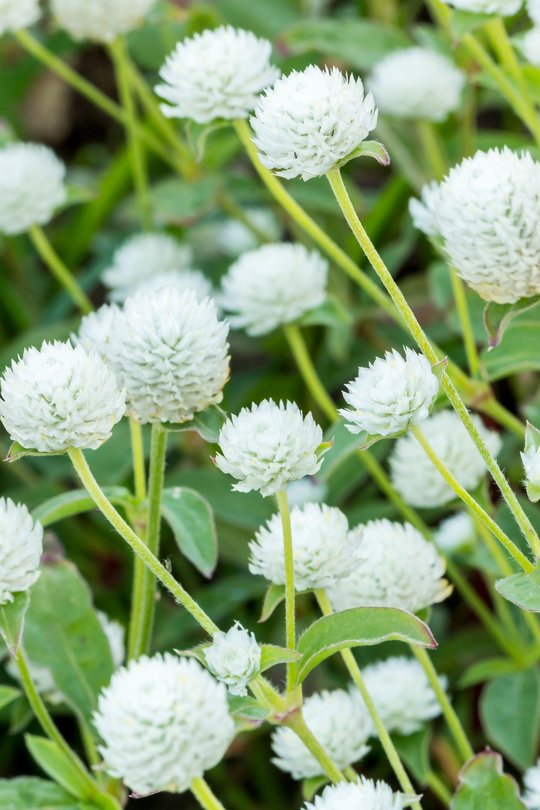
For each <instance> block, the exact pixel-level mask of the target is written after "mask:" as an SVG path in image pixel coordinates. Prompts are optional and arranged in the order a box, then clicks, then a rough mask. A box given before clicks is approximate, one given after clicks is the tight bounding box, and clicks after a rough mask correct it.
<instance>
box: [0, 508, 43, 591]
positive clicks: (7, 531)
mask: <svg viewBox="0 0 540 810" xmlns="http://www.w3.org/2000/svg"><path fill="white" fill-rule="evenodd" d="M42 551H43V527H42V525H41V523H39V522H38V521H35V522H34V520H33V519H32V516H31V514H30V512H29V511H28V509H27V508H26V506H24V505H23V504H20V503H18V504H17V503H14V502H13V501H12V500H10V498H0V605H5V604H6V602H12V601H13V595H14V594H17V593H20V592H21V591H27V590H28V588H30V587H31V586H32V585H33V584H34V582H35V581H36V579H37V578H38V576H39V570H38V569H39V561H40V559H41V554H42Z"/></svg>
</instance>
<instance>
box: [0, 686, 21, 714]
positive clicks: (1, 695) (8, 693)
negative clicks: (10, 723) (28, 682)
mask: <svg viewBox="0 0 540 810" xmlns="http://www.w3.org/2000/svg"><path fill="white" fill-rule="evenodd" d="M20 695H21V693H20V691H19V689H15V687H13V686H3V685H2V686H0V709H3V708H4V707H5V706H9V704H10V703H13V701H14V700H16V698H18V697H20Z"/></svg>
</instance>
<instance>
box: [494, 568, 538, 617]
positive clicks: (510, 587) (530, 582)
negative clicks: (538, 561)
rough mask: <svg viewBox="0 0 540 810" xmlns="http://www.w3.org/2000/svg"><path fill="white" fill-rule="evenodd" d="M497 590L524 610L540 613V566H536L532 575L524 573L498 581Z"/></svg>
mask: <svg viewBox="0 0 540 810" xmlns="http://www.w3.org/2000/svg"><path fill="white" fill-rule="evenodd" d="M495 588H496V589H497V591H498V592H499V593H500V594H501V596H504V598H505V599H508V601H509V602H512V603H513V604H514V605H517V606H518V607H520V608H521V609H522V610H530V611H531V612H533V613H540V565H536V566H535V568H534V570H533V571H531V573H530V574H525V573H523V572H522V573H520V574H512V576H510V577H505V578H504V579H499V580H497V582H496V583H495Z"/></svg>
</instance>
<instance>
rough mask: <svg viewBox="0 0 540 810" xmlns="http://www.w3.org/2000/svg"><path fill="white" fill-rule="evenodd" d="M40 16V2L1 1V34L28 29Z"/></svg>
mask: <svg viewBox="0 0 540 810" xmlns="http://www.w3.org/2000/svg"><path fill="white" fill-rule="evenodd" d="M40 15H41V12H40V10H39V0H0V34H4V33H5V32H6V31H19V30H20V29H21V28H27V27H28V26H29V25H33V24H34V23H35V22H37V21H38V20H39V17H40Z"/></svg>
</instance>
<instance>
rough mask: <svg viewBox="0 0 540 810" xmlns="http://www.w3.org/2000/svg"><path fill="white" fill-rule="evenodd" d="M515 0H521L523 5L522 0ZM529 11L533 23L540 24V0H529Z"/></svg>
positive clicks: (519, 0) (516, 0)
mask: <svg viewBox="0 0 540 810" xmlns="http://www.w3.org/2000/svg"><path fill="white" fill-rule="evenodd" d="M507 2H510V0H507ZM515 2H516V3H518V2H519V7H521V3H522V0H515ZM527 12H528V14H529V17H530V18H531V20H532V21H533V23H534V24H535V25H540V0H527Z"/></svg>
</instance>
